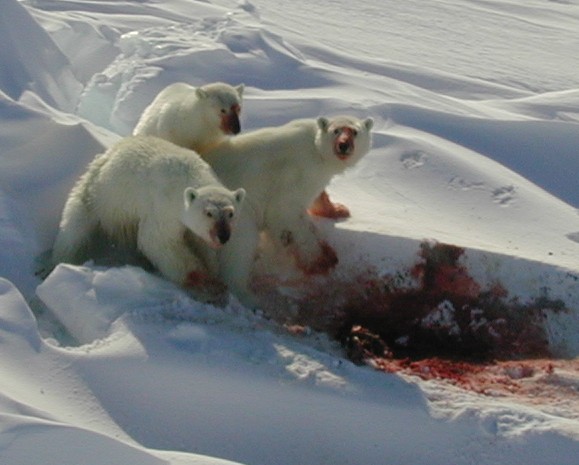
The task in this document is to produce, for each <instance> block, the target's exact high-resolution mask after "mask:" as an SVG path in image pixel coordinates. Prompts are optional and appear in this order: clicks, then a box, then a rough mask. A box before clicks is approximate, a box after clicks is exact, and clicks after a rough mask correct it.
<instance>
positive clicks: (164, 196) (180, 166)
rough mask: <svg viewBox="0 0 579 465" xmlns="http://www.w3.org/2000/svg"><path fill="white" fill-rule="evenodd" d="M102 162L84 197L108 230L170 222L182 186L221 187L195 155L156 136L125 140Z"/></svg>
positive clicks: (178, 210)
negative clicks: (154, 220) (153, 220)
mask: <svg viewBox="0 0 579 465" xmlns="http://www.w3.org/2000/svg"><path fill="white" fill-rule="evenodd" d="M101 158H102V160H99V163H95V164H94V168H93V171H94V172H91V170H89V172H88V173H87V176H94V180H93V182H91V183H88V185H87V192H86V194H85V195H86V196H87V199H86V200H87V202H88V203H89V204H92V206H93V208H94V209H95V210H96V211H97V212H98V216H99V218H101V222H102V223H103V224H105V225H107V226H108V227H107V229H113V230H114V228H115V227H116V225H122V227H123V228H124V227H126V225H127V224H130V223H134V222H136V221H138V220H139V219H142V218H145V217H148V216H155V217H157V218H159V220H160V221H163V220H162V219H163V218H166V219H167V221H170V222H172V223H174V222H175V221H178V219H179V218H180V217H181V209H182V205H183V200H182V199H183V191H184V189H185V188H186V187H189V186H190V187H195V188H196V187H202V186H205V185H207V184H214V185H220V182H219V181H218V180H217V178H216V177H215V175H214V174H213V171H212V170H211V168H210V167H209V166H208V165H207V164H206V163H205V162H204V161H203V160H201V158H200V157H199V156H197V155H196V154H195V152H193V151H191V150H187V149H183V148H181V147H178V146H176V145H174V144H172V143H170V142H167V141H164V140H162V139H159V138H155V137H143V136H138V137H128V138H126V139H124V140H122V141H121V142H119V143H118V144H117V145H116V146H115V147H114V148H112V149H111V150H109V151H108V152H107V153H106V154H105V155H102V156H101Z"/></svg>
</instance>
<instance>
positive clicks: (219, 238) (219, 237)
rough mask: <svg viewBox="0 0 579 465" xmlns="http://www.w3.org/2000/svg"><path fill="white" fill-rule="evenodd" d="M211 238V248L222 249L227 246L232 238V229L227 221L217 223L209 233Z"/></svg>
mask: <svg viewBox="0 0 579 465" xmlns="http://www.w3.org/2000/svg"><path fill="white" fill-rule="evenodd" d="M209 237H210V238H211V244H210V245H211V246H213V248H216V249H218V248H220V247H222V246H223V245H225V244H226V243H227V242H228V241H229V239H230V238H231V227H230V226H229V224H228V223H227V222H226V221H219V222H217V223H215V225H214V226H213V228H212V229H211V231H210V233H209Z"/></svg>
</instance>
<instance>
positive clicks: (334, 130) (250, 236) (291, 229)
mask: <svg viewBox="0 0 579 465" xmlns="http://www.w3.org/2000/svg"><path fill="white" fill-rule="evenodd" d="M372 127H373V120H372V118H366V119H359V118H355V117H349V116H337V117H333V118H327V117H319V118H318V119H303V120H295V121H293V122H290V123H288V124H286V125H284V126H279V127H270V128H264V129H259V130H256V131H253V132H249V133H244V134H240V135H238V136H235V137H230V138H227V139H225V140H224V141H223V142H221V143H220V144H219V145H218V146H216V147H215V148H213V149H211V150H209V151H208V152H206V153H205V154H204V159H205V160H206V161H207V162H208V163H209V164H210V165H211V166H212V168H213V169H214V171H215V172H216V173H217V176H219V179H221V181H222V182H223V183H224V184H225V185H226V186H228V187H229V188H232V186H243V188H245V190H246V191H247V197H246V208H245V212H247V213H248V214H245V213H244V214H243V215H242V217H241V218H240V219H239V225H238V228H239V229H238V231H237V234H236V235H235V237H234V238H232V240H231V241H230V243H229V244H228V245H227V246H226V247H225V248H224V251H223V253H222V276H223V278H224V280H225V281H226V282H227V283H228V284H229V285H230V286H231V288H232V289H233V291H234V292H235V293H237V294H238V296H241V297H240V298H241V299H242V300H243V298H245V297H249V296H250V295H251V293H250V292H249V288H248V285H249V277H250V272H251V268H252V265H253V261H254V257H255V252H256V248H257V245H258V241H259V233H260V232H262V231H263V232H266V233H267V235H268V236H269V238H270V240H271V241H272V242H273V243H274V244H275V245H276V247H278V248H279V249H280V250H284V251H285V252H287V253H288V254H289V255H290V256H291V257H292V258H293V260H294V261H295V264H296V265H297V267H298V268H299V269H300V270H302V272H304V273H305V274H324V273H326V272H328V271H329V270H330V269H332V268H333V267H334V266H335V265H336V264H337V262H338V258H337V256H336V254H335V252H334V251H333V249H332V248H331V247H330V246H329V245H328V244H327V243H325V242H323V241H321V240H320V239H319V237H318V234H317V231H316V228H315V226H314V224H313V222H312V221H311V219H310V216H309V214H308V207H309V206H310V205H311V204H312V201H313V200H314V199H315V198H316V197H317V196H318V195H319V194H320V193H321V192H322V191H323V190H324V189H325V188H326V186H327V185H328V184H329V182H330V180H331V179H332V178H333V177H334V176H336V175H337V174H340V173H343V172H344V171H345V170H346V169H347V168H349V167H351V166H353V165H354V164H355V163H357V162H358V161H359V160H360V159H361V158H362V157H363V156H364V155H365V154H366V153H368V151H369V150H370V147H371V143H372V142H371V139H372V138H371V129H372Z"/></svg>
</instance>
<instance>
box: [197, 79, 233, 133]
mask: <svg viewBox="0 0 579 465" xmlns="http://www.w3.org/2000/svg"><path fill="white" fill-rule="evenodd" d="M243 89H244V85H243V84H240V85H238V86H236V87H232V86H230V85H229V84H224V83H222V82H214V83H212V84H206V85H204V86H201V87H197V89H196V95H197V99H198V101H199V102H200V103H201V104H202V105H204V106H205V110H206V111H204V112H203V115H205V119H206V121H205V123H206V124H207V127H210V128H215V127H219V129H221V131H222V132H223V133H224V134H239V132H240V131H241V125H240V124H239V113H240V112H241V100H242V96H243Z"/></svg>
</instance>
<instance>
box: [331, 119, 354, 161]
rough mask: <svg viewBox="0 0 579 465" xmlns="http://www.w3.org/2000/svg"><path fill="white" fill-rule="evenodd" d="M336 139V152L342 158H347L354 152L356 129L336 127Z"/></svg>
mask: <svg viewBox="0 0 579 465" xmlns="http://www.w3.org/2000/svg"><path fill="white" fill-rule="evenodd" d="M334 134H335V135H336V139H335V141H334V153H335V154H336V155H337V156H338V158H340V159H341V160H344V159H346V158H347V157H348V156H349V155H350V154H352V152H354V148H355V144H354V139H355V137H356V131H355V130H354V129H352V128H349V127H342V128H336V129H335V130H334Z"/></svg>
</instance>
